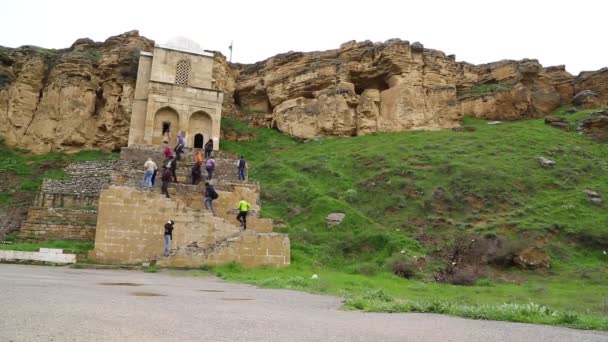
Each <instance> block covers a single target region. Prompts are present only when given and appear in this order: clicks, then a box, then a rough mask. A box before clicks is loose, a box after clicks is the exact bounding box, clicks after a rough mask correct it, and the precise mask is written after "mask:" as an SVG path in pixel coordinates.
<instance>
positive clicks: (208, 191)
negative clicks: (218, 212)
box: [204, 182, 219, 216]
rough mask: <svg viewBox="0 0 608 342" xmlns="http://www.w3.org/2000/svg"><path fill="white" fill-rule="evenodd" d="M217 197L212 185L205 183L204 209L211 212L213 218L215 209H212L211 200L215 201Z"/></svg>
mask: <svg viewBox="0 0 608 342" xmlns="http://www.w3.org/2000/svg"><path fill="white" fill-rule="evenodd" d="M218 197H219V195H218V194H217V192H216V191H215V189H214V188H213V185H211V183H209V182H205V200H204V203H205V208H207V209H209V210H211V213H212V214H213V216H215V209H213V200H215V199H217V198H218Z"/></svg>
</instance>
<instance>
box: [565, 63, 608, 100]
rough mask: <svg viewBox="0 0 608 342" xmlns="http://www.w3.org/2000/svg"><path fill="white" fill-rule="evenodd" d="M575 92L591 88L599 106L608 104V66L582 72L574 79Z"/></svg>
mask: <svg viewBox="0 0 608 342" xmlns="http://www.w3.org/2000/svg"><path fill="white" fill-rule="evenodd" d="M573 84H574V93H575V94H578V93H580V92H583V91H585V90H590V91H591V92H593V93H594V94H595V96H596V98H595V99H594V101H596V102H597V103H596V105H597V106H608V68H602V69H600V70H597V71H584V72H581V73H580V74H579V75H578V76H577V77H576V78H575V79H574V80H573Z"/></svg>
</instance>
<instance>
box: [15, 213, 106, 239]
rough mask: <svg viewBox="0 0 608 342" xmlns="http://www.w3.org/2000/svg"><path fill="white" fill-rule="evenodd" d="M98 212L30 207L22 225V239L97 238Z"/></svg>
mask: <svg viewBox="0 0 608 342" xmlns="http://www.w3.org/2000/svg"><path fill="white" fill-rule="evenodd" d="M96 223H97V212H96V211H95V210H72V209H64V208H36V207H34V208H30V209H29V211H28V213H27V221H26V222H24V223H23V224H22V225H21V234H20V236H21V239H26V240H28V239H37V240H55V239H56V240H84V241H92V240H93V239H94V238H95V225H96Z"/></svg>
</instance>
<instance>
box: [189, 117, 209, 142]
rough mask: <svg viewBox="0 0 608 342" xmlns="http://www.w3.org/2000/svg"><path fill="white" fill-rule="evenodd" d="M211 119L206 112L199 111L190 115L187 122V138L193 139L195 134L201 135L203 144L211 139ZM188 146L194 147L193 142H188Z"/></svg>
mask: <svg viewBox="0 0 608 342" xmlns="http://www.w3.org/2000/svg"><path fill="white" fill-rule="evenodd" d="M212 128H213V119H212V118H211V115H209V114H208V113H207V112H205V111H202V110H199V111H196V112H194V113H192V115H190V119H189V120H188V137H192V138H191V139H194V137H196V135H197V134H201V135H202V136H203V137H204V139H205V140H204V142H203V144H205V143H206V142H207V141H208V140H209V139H211V138H212V134H211V132H212ZM189 145H190V146H194V140H193V141H191V142H190V144H189Z"/></svg>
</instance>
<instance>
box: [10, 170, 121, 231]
mask: <svg viewBox="0 0 608 342" xmlns="http://www.w3.org/2000/svg"><path fill="white" fill-rule="evenodd" d="M115 164H116V161H113V160H112V161H94V162H80V163H73V164H70V165H69V166H67V167H66V168H65V169H64V171H65V173H66V174H67V178H66V179H61V180H56V179H45V180H44V181H43V183H42V186H41V189H40V191H39V192H38V194H36V199H35V200H34V204H33V206H32V207H30V208H29V210H28V215H27V219H26V220H25V221H24V222H23V223H22V224H21V232H20V235H19V238H20V240H25V241H31V240H49V239H65V240H84V241H92V240H93V239H94V238H95V226H96V222H97V202H98V198H99V192H100V191H101V190H102V189H103V188H104V187H106V186H108V185H109V184H110V181H111V174H112V171H113V169H114V166H115Z"/></svg>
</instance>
